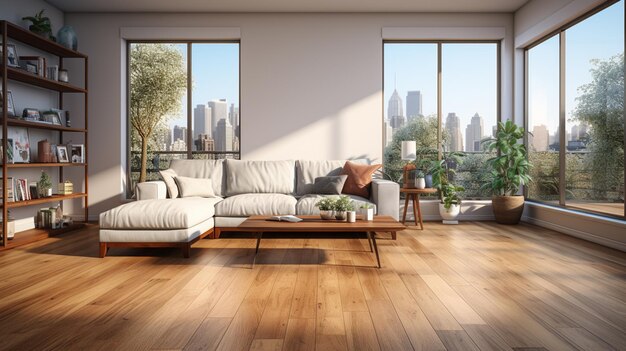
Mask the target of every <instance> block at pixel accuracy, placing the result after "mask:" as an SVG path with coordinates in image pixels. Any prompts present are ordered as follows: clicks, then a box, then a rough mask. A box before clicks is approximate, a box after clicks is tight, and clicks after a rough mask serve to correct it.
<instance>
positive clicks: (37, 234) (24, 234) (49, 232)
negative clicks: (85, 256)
mask: <svg viewBox="0 0 626 351" xmlns="http://www.w3.org/2000/svg"><path fill="white" fill-rule="evenodd" d="M83 227H85V223H82V222H78V223H76V222H75V223H73V224H72V225H70V226H68V227H64V228H60V229H50V228H33V229H29V230H24V231H21V232H17V233H15V236H14V237H13V239H10V240H7V246H6V247H4V249H11V248H14V247H17V246H22V245H26V244H30V243H33V242H35V241H39V240H42V239H46V238H49V237H51V236H55V235H59V234H63V233H67V232H70V231H72V230H76V229H80V228H83ZM0 242H1V241H0ZM0 249H3V247H2V246H1V244H0Z"/></svg>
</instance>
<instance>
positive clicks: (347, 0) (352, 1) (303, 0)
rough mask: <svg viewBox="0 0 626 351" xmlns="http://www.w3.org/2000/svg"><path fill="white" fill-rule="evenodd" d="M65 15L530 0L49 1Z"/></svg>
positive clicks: (467, 7)
mask: <svg viewBox="0 0 626 351" xmlns="http://www.w3.org/2000/svg"><path fill="white" fill-rule="evenodd" d="M46 1H47V2H48V3H50V4H52V5H54V6H56V7H57V8H59V9H60V10H62V11H64V12H515V11H517V10H518V9H519V8H520V7H522V6H523V5H524V4H525V3H527V2H528V1H529V0H106V1H103V0H46Z"/></svg>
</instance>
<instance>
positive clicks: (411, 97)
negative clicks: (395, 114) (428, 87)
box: [406, 90, 423, 121]
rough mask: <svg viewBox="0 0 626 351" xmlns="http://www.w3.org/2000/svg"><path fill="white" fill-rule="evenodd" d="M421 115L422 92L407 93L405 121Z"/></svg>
mask: <svg viewBox="0 0 626 351" xmlns="http://www.w3.org/2000/svg"><path fill="white" fill-rule="evenodd" d="M420 116H423V115H422V92H421V91H419V90H415V91H409V92H408V93H407V94H406V117H407V120H409V121H410V120H412V119H413V118H416V117H420Z"/></svg>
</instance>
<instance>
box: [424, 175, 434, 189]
mask: <svg viewBox="0 0 626 351" xmlns="http://www.w3.org/2000/svg"><path fill="white" fill-rule="evenodd" d="M424 180H425V181H426V187H427V188H432V187H433V175H432V174H427V175H425V176H424Z"/></svg>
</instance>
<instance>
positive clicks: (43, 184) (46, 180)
mask: <svg viewBox="0 0 626 351" xmlns="http://www.w3.org/2000/svg"><path fill="white" fill-rule="evenodd" d="M37 186H38V187H39V189H52V180H50V176H49V175H48V173H46V172H44V171H41V177H39V181H38V182H37Z"/></svg>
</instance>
